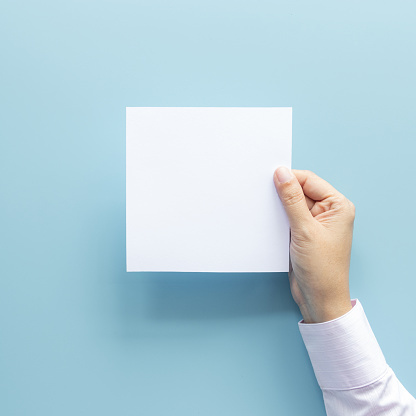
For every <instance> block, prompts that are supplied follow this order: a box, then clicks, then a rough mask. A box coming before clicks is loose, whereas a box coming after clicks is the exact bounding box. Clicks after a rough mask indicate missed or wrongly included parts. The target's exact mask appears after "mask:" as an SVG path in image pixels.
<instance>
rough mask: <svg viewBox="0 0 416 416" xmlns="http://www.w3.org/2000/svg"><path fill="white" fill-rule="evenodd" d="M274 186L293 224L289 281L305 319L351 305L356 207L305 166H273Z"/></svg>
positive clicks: (320, 317)
mask: <svg viewBox="0 0 416 416" xmlns="http://www.w3.org/2000/svg"><path fill="white" fill-rule="evenodd" d="M273 180H274V183H275V186H276V190H277V192H278V194H279V197H280V199H281V201H282V204H283V206H284V208H285V211H286V214H287V216H288V218H289V223H290V228H291V241H290V268H289V281H290V290H291V292H292V296H293V299H294V300H295V302H296V303H297V304H298V306H299V309H300V311H301V313H302V316H303V318H304V322H305V323H317V322H325V321H329V320H331V319H335V318H338V317H339V316H341V315H344V314H345V313H346V312H348V311H349V310H351V300H350V290H349V267H350V256H351V244H352V233H353V226H354V218H355V207H354V205H353V204H352V202H351V201H349V200H348V199H347V198H346V197H345V196H344V195H342V194H341V193H339V192H338V191H337V190H336V189H335V188H333V187H332V186H331V185H330V184H329V183H328V182H326V181H324V180H323V179H321V178H320V177H319V176H317V175H315V174H314V173H312V172H309V171H306V170H292V171H290V170H289V169H287V168H285V167H280V168H278V169H276V171H275V172H274V177H273Z"/></svg>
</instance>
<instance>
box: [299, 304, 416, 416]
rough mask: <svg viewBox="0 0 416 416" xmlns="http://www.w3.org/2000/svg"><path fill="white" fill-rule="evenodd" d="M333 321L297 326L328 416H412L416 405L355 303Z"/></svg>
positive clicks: (414, 414)
mask: <svg viewBox="0 0 416 416" xmlns="http://www.w3.org/2000/svg"><path fill="white" fill-rule="evenodd" d="M351 304H352V306H353V307H352V309H351V310H350V311H349V312H347V313H346V314H345V315H343V316H340V317H339V318H336V319H334V320H332V321H328V322H322V323H317V324H305V323H304V322H303V321H300V322H299V329H300V332H301V335H302V338H303V341H304V343H305V346H306V349H307V350H308V354H309V357H310V359H311V362H312V366H313V369H314V372H315V376H316V379H317V381H318V384H319V386H320V387H321V389H322V393H323V397H324V402H325V409H326V413H327V415H328V416H343V415H354V416H370V415H371V416H376V415H377V416H379V415H383V416H399V415H400V416H416V400H415V399H414V398H413V397H412V396H411V395H410V393H409V392H408V391H407V390H406V389H405V388H404V387H403V385H402V384H401V383H400V381H399V380H398V379H397V377H396V376H395V374H394V372H393V370H392V369H391V368H390V367H389V366H388V365H387V363H386V360H385V358H384V355H383V353H382V351H381V349H380V346H379V345H378V343H377V340H376V338H375V336H374V334H373V331H372V330H371V327H370V324H369V322H368V320H367V317H366V316H365V313H364V309H363V307H362V305H361V303H360V302H359V300H358V299H354V300H352V301H351Z"/></svg>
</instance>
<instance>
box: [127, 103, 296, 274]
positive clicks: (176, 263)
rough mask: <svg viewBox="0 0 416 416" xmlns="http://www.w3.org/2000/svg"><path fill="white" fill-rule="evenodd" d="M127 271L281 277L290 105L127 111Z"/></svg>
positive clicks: (285, 248) (285, 259)
mask: <svg viewBox="0 0 416 416" xmlns="http://www.w3.org/2000/svg"><path fill="white" fill-rule="evenodd" d="M126 122H127V126H126V133H127V143H126V146H127V149H126V151H127V161H126V162H127V169H126V173H127V178H126V182H127V189H126V191H127V202H126V210H127V212H126V215H127V230H126V233H127V271H180V272H286V271H288V268H289V224H288V220H287V217H286V214H285V213H284V210H283V206H282V204H281V202H280V199H279V197H278V195H277V192H276V189H275V186H274V183H273V172H274V170H275V169H276V168H277V167H278V166H282V165H283V166H286V167H288V168H290V167H291V148H292V144H291V142H292V109H291V108H286V107H272V108H271V107H266V108H258V107H255V108H249V107H233V108H230V107H127V109H126Z"/></svg>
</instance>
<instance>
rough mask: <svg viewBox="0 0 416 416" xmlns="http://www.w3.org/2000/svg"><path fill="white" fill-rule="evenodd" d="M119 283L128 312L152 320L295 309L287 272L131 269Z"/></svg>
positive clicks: (224, 315) (207, 317) (231, 315)
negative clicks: (192, 271)
mask: <svg viewBox="0 0 416 416" xmlns="http://www.w3.org/2000/svg"><path fill="white" fill-rule="evenodd" d="M121 289H122V293H121V296H122V298H123V299H122V304H123V309H124V312H125V313H127V314H129V315H130V314H135V313H136V314H145V316H146V317H147V318H148V319H152V320H208V319H227V318H238V317H247V316H256V315H266V314H274V313H280V312H283V311H287V312H289V310H293V311H296V310H297V306H296V304H295V303H294V302H293V299H292V296H291V293H290V288H289V282H288V277H287V273H176V272H172V273H156V272H153V273H128V276H127V277H126V278H125V281H124V284H123V285H122V286H121ZM140 300H141V301H140Z"/></svg>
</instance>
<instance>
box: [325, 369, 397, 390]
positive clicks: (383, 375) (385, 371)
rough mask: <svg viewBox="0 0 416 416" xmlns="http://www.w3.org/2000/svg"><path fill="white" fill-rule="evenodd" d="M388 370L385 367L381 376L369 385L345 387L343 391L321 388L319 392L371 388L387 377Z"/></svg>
mask: <svg viewBox="0 0 416 416" xmlns="http://www.w3.org/2000/svg"><path fill="white" fill-rule="evenodd" d="M389 370H390V367H389V366H387V368H386V369H385V370H384V371H383V373H382V374H381V376H379V377H377V378H376V379H375V380H373V381H371V382H370V383H366V384H362V385H361V386H354V387H347V388H345V389H333V388H330V387H321V390H322V391H348V390H357V389H362V388H364V387H368V386H371V385H372V384H374V383H377V381H380V380H381V379H382V378H384V377H385V376H386V375H387V373H388V371H389Z"/></svg>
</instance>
